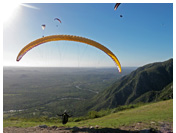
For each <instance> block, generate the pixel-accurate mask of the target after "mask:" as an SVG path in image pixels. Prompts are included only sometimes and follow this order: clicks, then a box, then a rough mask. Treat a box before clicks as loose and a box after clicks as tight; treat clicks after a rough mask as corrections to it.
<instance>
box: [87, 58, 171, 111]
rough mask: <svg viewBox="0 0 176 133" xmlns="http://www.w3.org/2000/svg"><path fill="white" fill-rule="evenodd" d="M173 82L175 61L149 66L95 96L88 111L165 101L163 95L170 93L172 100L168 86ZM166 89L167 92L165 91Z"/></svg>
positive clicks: (123, 78) (89, 104)
mask: <svg viewBox="0 0 176 133" xmlns="http://www.w3.org/2000/svg"><path fill="white" fill-rule="evenodd" d="M172 82H173V59H170V60H167V61H165V62H158V63H152V64H148V65H145V66H143V67H140V68H138V69H137V70H135V71H133V72H131V74H129V75H127V76H124V77H122V78H121V79H119V80H117V81H116V82H115V83H114V84H112V85H111V86H110V87H109V88H107V89H106V90H104V91H103V92H101V93H99V94H98V95H97V96H95V97H94V98H93V100H92V101H91V102H90V103H88V107H87V110H89V109H92V110H101V109H102V108H115V107H118V106H119V105H127V104H131V103H136V102H152V101H157V100H161V99H163V98H161V99H159V97H162V96H161V95H162V94H161V93H163V94H164V93H168V94H167V97H170V98H172V89H169V90H168V91H167V88H169V87H167V86H168V85H169V84H171V83H172ZM164 88H165V89H166V91H164V90H163V89H164ZM171 88H172V87H171ZM160 94H161V95H160ZM159 95H160V96H159ZM157 96H158V97H157ZM164 99H168V98H164Z"/></svg>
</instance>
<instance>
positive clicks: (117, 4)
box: [114, 3, 123, 18]
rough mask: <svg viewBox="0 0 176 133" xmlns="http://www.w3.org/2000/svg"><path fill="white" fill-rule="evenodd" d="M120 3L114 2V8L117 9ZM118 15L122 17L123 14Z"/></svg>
mask: <svg viewBox="0 0 176 133" xmlns="http://www.w3.org/2000/svg"><path fill="white" fill-rule="evenodd" d="M120 4H121V3H116V4H115V6H114V10H117V8H118V7H119V5H120ZM120 17H121V18H122V17H123V16H122V15H120Z"/></svg>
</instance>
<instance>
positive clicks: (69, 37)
mask: <svg viewBox="0 0 176 133" xmlns="http://www.w3.org/2000/svg"><path fill="white" fill-rule="evenodd" d="M61 40H65V41H76V42H81V43H86V44H89V45H91V46H93V47H96V48H98V49H100V50H102V51H103V52H105V53H106V54H107V55H109V56H110V57H111V58H112V60H113V61H114V62H115V63H116V65H117V68H118V70H119V72H121V71H122V70H121V65H120V62H119V60H118V59H117V57H116V56H115V55H114V54H113V53H112V52H111V51H110V50H109V49H108V48H106V47H105V46H103V45H101V44H100V43H98V42H95V41H93V40H90V39H88V38H84V37H80V36H73V35H51V36H46V37H42V38H39V39H37V40H35V41H33V42H30V43H29V44H27V45H26V46H25V47H24V48H23V49H22V50H21V51H20V53H19V54H18V56H17V59H16V60H17V61H20V59H21V58H22V57H23V56H24V55H25V54H26V53H27V52H28V51H29V50H30V49H32V48H34V47H36V46H38V45H40V44H43V43H46V42H50V41H61Z"/></svg>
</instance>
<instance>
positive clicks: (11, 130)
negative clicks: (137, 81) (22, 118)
mask: <svg viewBox="0 0 176 133" xmlns="http://www.w3.org/2000/svg"><path fill="white" fill-rule="evenodd" d="M151 125H152V126H151V127H150V128H143V127H145V124H144V123H142V122H141V123H140V122H139V123H136V124H134V125H132V126H121V127H120V128H119V129H113V128H100V127H99V126H98V125H97V126H95V127H93V126H91V127H72V128H65V127H57V126H52V127H48V126H47V125H41V126H37V127H28V128H19V127H5V128H4V129H3V133H128V132H132V133H172V132H173V126H172V124H169V123H160V125H159V126H158V125H156V124H155V123H154V122H153V123H151Z"/></svg>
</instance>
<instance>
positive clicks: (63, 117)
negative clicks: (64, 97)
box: [57, 110, 72, 124]
mask: <svg viewBox="0 0 176 133" xmlns="http://www.w3.org/2000/svg"><path fill="white" fill-rule="evenodd" d="M57 116H62V124H66V123H67V122H68V118H69V117H72V116H71V115H68V114H67V111H66V110H65V111H64V113H63V114H62V115H59V114H57Z"/></svg>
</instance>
